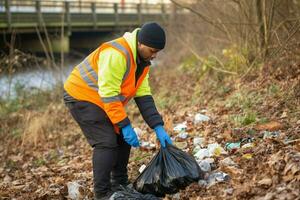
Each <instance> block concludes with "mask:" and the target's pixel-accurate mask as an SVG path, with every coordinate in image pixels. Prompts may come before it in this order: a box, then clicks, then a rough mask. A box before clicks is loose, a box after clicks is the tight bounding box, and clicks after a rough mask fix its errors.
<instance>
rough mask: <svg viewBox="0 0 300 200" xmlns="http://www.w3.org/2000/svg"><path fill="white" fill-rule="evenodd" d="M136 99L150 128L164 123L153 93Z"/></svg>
mask: <svg viewBox="0 0 300 200" xmlns="http://www.w3.org/2000/svg"><path fill="white" fill-rule="evenodd" d="M134 100H135V102H136V104H137V106H138V108H139V110H140V112H141V114H142V116H143V118H144V120H145V121H146V123H147V124H148V126H149V127H150V128H152V129H154V127H156V126H157V125H164V121H163V119H162V117H161V115H160V114H159V113H158V111H157V108H156V106H155V103H154V99H153V97H152V96H151V95H145V96H140V97H135V98H134Z"/></svg>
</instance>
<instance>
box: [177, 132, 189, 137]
mask: <svg viewBox="0 0 300 200" xmlns="http://www.w3.org/2000/svg"><path fill="white" fill-rule="evenodd" d="M188 136H189V134H188V133H187V132H181V133H179V134H178V135H177V137H178V138H180V139H186V138H187V137H188Z"/></svg>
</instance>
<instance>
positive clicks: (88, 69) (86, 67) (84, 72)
mask: <svg viewBox="0 0 300 200" xmlns="http://www.w3.org/2000/svg"><path fill="white" fill-rule="evenodd" d="M108 44H110V45H111V46H112V47H114V48H116V49H118V50H119V51H121V52H123V54H124V55H125V58H126V72H125V74H124V76H123V79H122V81H123V82H124V81H125V80H126V78H127V76H128V75H129V72H130V69H131V60H130V53H129V52H128V50H127V49H126V48H124V47H123V46H122V45H120V44H119V43H117V42H116V41H112V42H109V43H108ZM77 69H78V71H79V74H80V76H81V78H82V79H83V80H84V81H85V82H86V84H87V85H88V86H89V87H91V88H92V89H93V90H95V91H98V90H99V87H98V75H97V73H96V72H95V70H94V69H93V68H92V66H91V65H90V63H89V62H88V58H86V59H84V61H83V62H81V63H80V64H79V65H78V66H77ZM88 74H90V75H91V76H92V77H93V78H94V79H95V81H96V83H95V82H94V81H93V80H92V79H91V78H90V77H89V76H88ZM101 100H102V101H103V103H110V102H116V101H121V102H122V101H125V100H126V97H124V96H122V95H121V94H119V95H116V96H112V97H101Z"/></svg>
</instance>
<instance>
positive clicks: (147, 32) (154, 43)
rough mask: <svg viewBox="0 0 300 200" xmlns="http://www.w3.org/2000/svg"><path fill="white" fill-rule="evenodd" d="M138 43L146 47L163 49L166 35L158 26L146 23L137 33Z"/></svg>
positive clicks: (153, 23)
mask: <svg viewBox="0 0 300 200" xmlns="http://www.w3.org/2000/svg"><path fill="white" fill-rule="evenodd" d="M138 41H139V42H140V43H142V44H144V45H146V46H148V47H152V48H155V49H163V48H164V47H165V44H166V34H165V31H164V29H163V28H162V27H161V26H160V25H159V24H157V23H155V22H148V23H145V24H144V25H143V26H142V28H141V30H140V31H139V32H138Z"/></svg>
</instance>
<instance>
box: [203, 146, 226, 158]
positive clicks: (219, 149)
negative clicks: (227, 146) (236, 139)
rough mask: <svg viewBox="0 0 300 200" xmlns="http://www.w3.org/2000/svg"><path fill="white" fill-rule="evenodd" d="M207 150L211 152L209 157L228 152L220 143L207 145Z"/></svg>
mask: <svg viewBox="0 0 300 200" xmlns="http://www.w3.org/2000/svg"><path fill="white" fill-rule="evenodd" d="M207 150H208V152H209V156H208V157H211V156H219V154H227V152H226V151H225V150H224V149H223V148H222V147H221V146H220V145H219V144H218V143H213V144H209V145H207Z"/></svg>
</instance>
